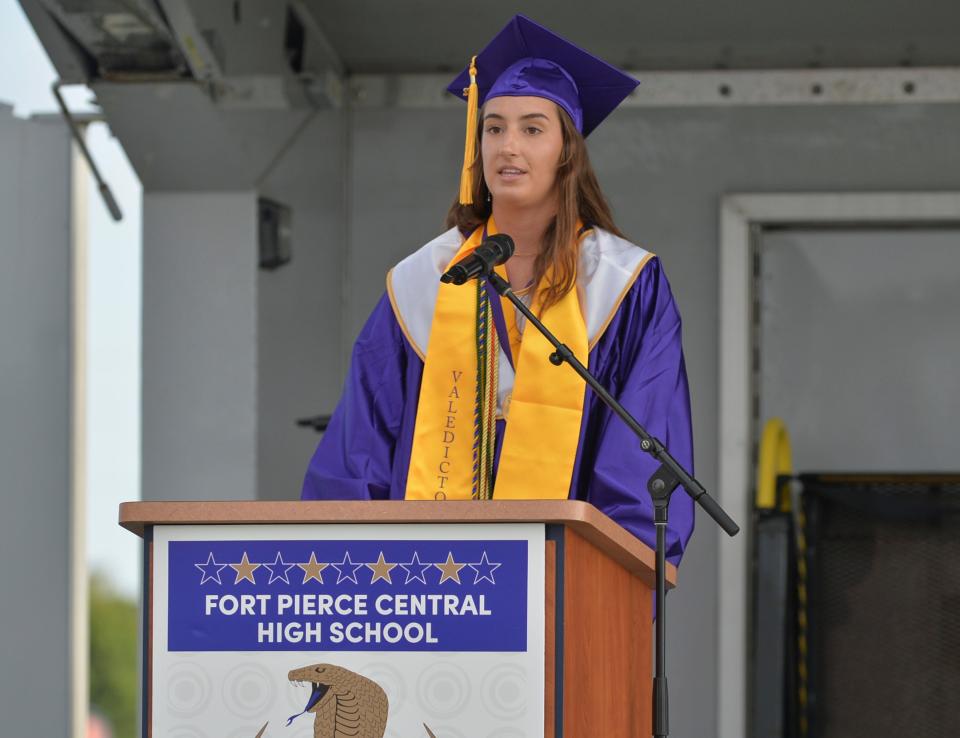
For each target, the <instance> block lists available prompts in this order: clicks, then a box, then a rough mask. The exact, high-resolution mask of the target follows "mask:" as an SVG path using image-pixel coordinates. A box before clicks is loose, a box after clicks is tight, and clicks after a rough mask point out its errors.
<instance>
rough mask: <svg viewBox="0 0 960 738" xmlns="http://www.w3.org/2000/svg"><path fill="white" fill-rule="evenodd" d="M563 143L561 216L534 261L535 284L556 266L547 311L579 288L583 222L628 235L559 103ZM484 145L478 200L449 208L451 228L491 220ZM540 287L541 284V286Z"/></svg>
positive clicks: (477, 170) (477, 173)
mask: <svg viewBox="0 0 960 738" xmlns="http://www.w3.org/2000/svg"><path fill="white" fill-rule="evenodd" d="M556 109H557V114H558V115H559V116H560V128H561V132H562V134H563V148H562V149H561V151H560V161H559V163H558V164H557V178H556V182H555V183H554V187H555V188H556V192H557V215H556V217H555V218H554V219H553V222H552V223H551V224H550V225H549V226H547V230H546V231H545V232H544V234H543V248H542V249H541V250H540V253H539V254H538V255H537V258H536V260H535V261H534V264H533V283H534V284H535V285H539V284H540V282H541V280H542V279H543V276H544V274H545V273H546V271H547V268H548V267H550V266H551V265H552V266H553V278H552V280H551V282H550V284H548V285H544V286H543V303H542V304H543V310H546V309H547V308H548V307H550V306H551V305H554V304H556V303H557V302H559V301H560V299H561V298H562V297H563V296H564V295H566V294H567V293H568V292H569V291H570V290H572V289H573V288H574V286H575V285H576V281H577V260H578V256H579V239H578V238H577V221H578V220H579V221H581V222H582V223H583V224H584V225H585V226H596V227H598V228H602V229H603V230H605V231H609V232H610V233H613V234H614V235H616V236H620V237H621V238H622V237H623V234H622V233H621V232H620V229H619V228H617V226H616V225H615V224H614V222H613V215H612V213H611V212H610V205H609V204H608V203H607V199H606V198H605V197H604V195H603V192H602V191H601V189H600V184H599V183H598V182H597V175H596V174H594V171H593V167H592V166H591V164H590V157H589V155H588V154H587V144H586V141H584V139H583V136H582V135H581V134H580V131H578V130H577V128H576V126H574V124H573V121H572V120H571V119H570V116H569V115H568V114H567V112H566V111H565V110H563V109H562V108H561V107H560V106H559V105H558V106H557V108H556ZM478 118H479V122H478V124H477V128H478V130H477V139H478V140H479V141H481V146H482V145H483V144H482V141H483V138H482V136H483V111H482V110H481V111H480V115H479V116H478ZM481 146H478V147H477V156H476V158H475V159H474V160H473V164H472V165H471V167H470V171H471V174H472V176H473V204H472V205H461V204H460V199H459V197H456V198H454V201H453V205H451V206H450V211H449V212H448V213H447V220H446V227H447V228H452V227H453V226H456V227H457V228H459V229H460V230H461V231H463V232H472V231H473V230H475V229H476V228H478V227H479V226H481V225H483V224H484V223H486V222H487V218H489V217H490V213H491V212H492V210H493V206H492V203H491V202H490V201H489V200H488V195H489V193H490V190H488V189H487V183H486V182H485V181H484V179H483V160H482V155H481ZM538 289H539V287H538Z"/></svg>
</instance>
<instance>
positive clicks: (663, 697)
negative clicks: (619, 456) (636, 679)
mask: <svg viewBox="0 0 960 738" xmlns="http://www.w3.org/2000/svg"><path fill="white" fill-rule="evenodd" d="M482 276H484V277H485V278H486V279H487V281H488V282H489V283H490V285H491V286H492V287H493V288H494V289H495V290H496V291H497V292H498V293H499V294H501V295H503V296H504V297H506V298H507V299H508V300H510V302H512V303H513V305H514V306H515V307H516V308H517V310H519V311H520V312H521V313H522V314H523V315H524V317H525V318H526V319H527V320H528V321H529V322H530V323H532V324H533V326H534V327H535V328H536V329H537V330H538V331H540V332H541V333H542V334H543V335H544V337H546V339H547V340H548V341H549V342H550V343H551V345H552V346H553V348H554V351H553V353H552V354H550V363H551V364H553V365H554V366H560V365H561V364H563V363H564V362H566V363H567V364H569V365H570V366H571V367H572V368H573V370H574V371H575V372H576V373H577V374H579V375H580V376H581V377H582V378H583V380H584V381H585V382H586V383H587V384H588V385H589V386H590V388H591V389H592V390H593V391H594V392H595V393H596V394H597V396H598V397H599V398H600V399H601V400H602V401H603V403H604V404H605V405H606V406H607V407H608V408H610V409H611V410H612V411H613V412H614V413H616V414H617V415H618V416H620V419H621V420H623V422H624V423H626V424H627V426H628V427H629V428H630V430H632V431H633V432H634V433H635V434H636V435H637V437H638V438H639V439H640V448H641V449H643V450H644V451H646V452H647V453H648V454H650V455H651V456H653V458H655V459H656V460H657V461H659V462H660V467H659V468H658V469H657V470H656V471H655V472H654V473H653V475H652V476H651V477H650V480H649V481H648V482H647V491H648V492H649V493H650V497H651V499H652V500H653V509H654V521H653V524H654V527H655V528H656V530H657V551H656V554H657V566H656V583H657V594H656V600H655V602H656V611H657V633H656V647H655V651H656V653H655V668H654V677H653V735H654V736H655V738H666V737H667V735H668V734H669V721H668V716H669V702H668V695H667V674H666V636H667V627H666V620H667V617H666V615H667V613H666V595H667V585H666V568H667V509H668V507H669V505H670V496H671V495H672V494H673V491H674V490H675V489H676V488H677V486H678V485H682V486H683V489H684V491H686V493H687V494H688V495H690V497H692V498H693V500H694V501H695V502H696V503H697V504H698V505H700V507H701V508H702V509H703V510H704V511H706V513H707V514H708V515H709V516H710V517H711V518H713V519H714V520H715V521H716V523H717V525H719V526H720V527H721V528H723V530H724V531H725V532H726V533H727V535H731V536H734V535H736V534H737V533H738V532H739V530H740V528H739V526H738V525H737V524H736V523H735V522H733V520H732V519H731V518H730V516H729V515H727V513H726V512H724V510H723V508H722V507H720V505H718V504H717V502H716V501H715V500H714V499H713V498H712V497H710V495H708V494H707V491H706V490H705V489H704V488H703V486H702V485H701V484H700V482H698V481H697V480H696V479H694V478H693V477H691V476H690V475H689V474H687V472H686V470H684V468H683V467H682V466H680V464H679V463H677V460H676V459H674V458H673V456H671V454H670V452H669V451H668V450H667V449H666V447H665V446H664V445H663V444H662V443H661V442H660V441H659V440H657V439H656V438H654V437H653V436H651V435H650V434H649V433H647V431H646V429H645V428H644V427H643V426H642V425H640V423H638V422H637V420H636V418H634V417H633V416H632V415H631V414H630V412H629V411H628V410H627V409H626V408H625V407H624V406H623V405H621V404H620V403H619V402H618V401H617V400H616V398H615V397H613V395H611V394H610V393H609V392H608V391H607V390H606V388H605V387H604V386H603V385H602V384H600V382H599V381H597V379H596V377H594V376H593V375H592V374H591V373H590V371H589V370H588V369H587V367H585V366H584V365H583V364H582V363H581V362H580V360H579V359H577V357H576V356H575V355H574V353H573V351H571V350H570V349H569V347H567V346H566V345H565V344H562V343H560V341H559V340H558V339H557V337H556V336H554V335H553V333H551V332H550V330H549V329H548V328H547V327H546V326H545V325H544V324H543V323H541V322H540V320H539V319H538V318H537V316H536V315H534V314H533V311H531V310H530V308H528V307H527V306H526V304H525V303H524V302H523V300H521V299H520V298H519V297H517V296H516V295H515V294H514V293H513V290H512V289H511V287H510V283H509V282H507V281H506V280H505V279H504V278H503V277H501V276H500V275H499V274H497V273H496V272H495V271H493V269H492V268H491V269H488V270H486V273H485V274H483V275H482Z"/></svg>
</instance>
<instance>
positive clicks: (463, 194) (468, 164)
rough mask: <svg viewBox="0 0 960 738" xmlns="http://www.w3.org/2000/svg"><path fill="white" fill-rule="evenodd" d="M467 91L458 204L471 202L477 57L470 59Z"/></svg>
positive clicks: (474, 149) (474, 153)
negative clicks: (465, 125) (465, 131)
mask: <svg viewBox="0 0 960 738" xmlns="http://www.w3.org/2000/svg"><path fill="white" fill-rule="evenodd" d="M465 92H466V93H467V135H466V140H465V142H464V145H463V171H461V172H460V204H461V205H472V204H473V177H472V176H471V173H470V170H471V168H472V167H473V160H474V159H475V158H476V157H477V108H478V107H479V106H478V103H477V100H478V98H479V97H480V92H479V90H478V89H477V57H473V58H472V59H471V60H470V86H469V87H468V88H467V89H466V90H465Z"/></svg>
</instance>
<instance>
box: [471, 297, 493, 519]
mask: <svg viewBox="0 0 960 738" xmlns="http://www.w3.org/2000/svg"><path fill="white" fill-rule="evenodd" d="M476 333H477V394H476V399H475V403H474V414H473V421H474V422H473V489H472V497H473V499H475V500H489V499H490V498H491V497H492V496H493V457H494V450H495V443H496V432H495V431H496V412H497V379H498V371H497V369H498V353H499V346H498V342H497V331H496V328H495V327H494V324H493V311H492V309H491V307H490V297H489V295H488V293H487V290H486V288H485V287H484V286H483V282H482V281H481V280H479V279H478V280H477V332H476Z"/></svg>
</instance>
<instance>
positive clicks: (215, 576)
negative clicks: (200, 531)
mask: <svg viewBox="0 0 960 738" xmlns="http://www.w3.org/2000/svg"><path fill="white" fill-rule="evenodd" d="M194 566H195V567H197V568H198V569H199V570H200V571H202V572H203V578H202V579H201V580H200V584H206V583H207V582H209V581H210V580H211V579H212V580H213V581H215V582H216V583H217V584H223V582H221V581H220V572H221V571H223V570H224V569H226V568H227V565H226V564H218V563H217V562H216V561H214V560H213V552H211V553H210V555H209V556H208V557H207V563H205V564H194ZM211 569H216V571H215V572H213V573H212V574H211V573H210V570H211Z"/></svg>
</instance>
